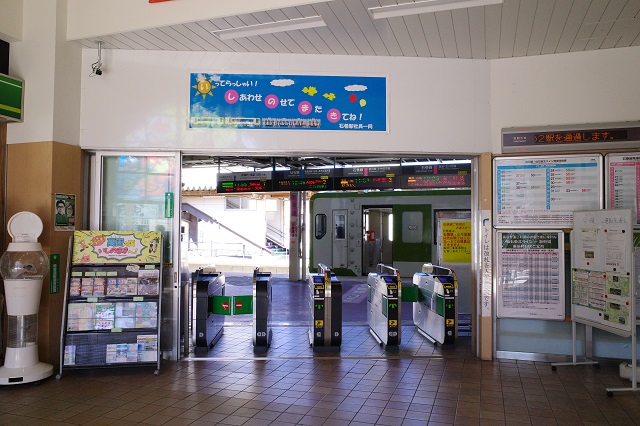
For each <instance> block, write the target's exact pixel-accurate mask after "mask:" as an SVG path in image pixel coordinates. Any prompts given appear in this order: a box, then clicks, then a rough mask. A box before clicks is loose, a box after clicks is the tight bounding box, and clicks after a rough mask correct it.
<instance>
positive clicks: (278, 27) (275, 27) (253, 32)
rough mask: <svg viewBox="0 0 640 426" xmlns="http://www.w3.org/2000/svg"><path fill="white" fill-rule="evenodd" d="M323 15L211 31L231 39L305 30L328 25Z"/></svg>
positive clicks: (223, 38) (218, 35) (224, 38)
mask: <svg viewBox="0 0 640 426" xmlns="http://www.w3.org/2000/svg"><path fill="white" fill-rule="evenodd" d="M326 26H327V24H326V23H325V22H324V20H323V19H322V16H310V17H308V18H296V19H288V20H286V21H275V22H267V23H266V24H255V25H247V26H246V27H236V28H228V29H225V30H215V31H211V33H212V34H213V35H215V36H216V37H218V38H219V39H220V40H231V39H234V38H240V37H251V36H257V35H263V34H273V33H279V32H282V31H293V30H305V29H308V28H317V27H326Z"/></svg>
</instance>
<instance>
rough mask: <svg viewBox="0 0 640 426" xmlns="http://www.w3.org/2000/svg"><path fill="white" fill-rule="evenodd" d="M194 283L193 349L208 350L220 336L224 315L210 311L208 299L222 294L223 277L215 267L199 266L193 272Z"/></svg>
mask: <svg viewBox="0 0 640 426" xmlns="http://www.w3.org/2000/svg"><path fill="white" fill-rule="evenodd" d="M193 282H194V283H195V285H196V302H195V307H194V309H193V311H194V312H193V313H194V315H195V320H194V323H195V324H194V329H195V333H194V334H195V351H196V352H200V351H208V350H209V349H210V348H211V347H212V346H213V345H215V343H216V342H217V341H218V340H219V339H220V337H222V334H223V332H224V317H223V316H220V315H215V314H213V313H212V312H211V309H210V305H209V299H210V297H212V296H223V295H224V285H225V277H224V274H223V273H222V272H218V271H217V270H216V269H215V267H204V268H199V269H198V270H196V271H195V272H194V273H193Z"/></svg>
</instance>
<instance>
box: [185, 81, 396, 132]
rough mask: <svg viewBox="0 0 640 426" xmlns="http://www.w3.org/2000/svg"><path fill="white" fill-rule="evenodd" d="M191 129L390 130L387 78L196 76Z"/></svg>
mask: <svg viewBox="0 0 640 426" xmlns="http://www.w3.org/2000/svg"><path fill="white" fill-rule="evenodd" d="M189 92H190V95H189V99H190V101H189V127H190V128H227V129H228V128H231V129H275V130H343V131H378V132H385V131H387V80H386V77H365V76H322V75H267V74H216V73H192V74H191V77H190V84H189Z"/></svg>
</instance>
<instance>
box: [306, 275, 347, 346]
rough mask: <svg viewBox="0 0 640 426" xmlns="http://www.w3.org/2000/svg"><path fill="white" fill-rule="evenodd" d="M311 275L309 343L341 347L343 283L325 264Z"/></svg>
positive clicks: (309, 283)
mask: <svg viewBox="0 0 640 426" xmlns="http://www.w3.org/2000/svg"><path fill="white" fill-rule="evenodd" d="M318 267H319V271H320V272H319V273H310V274H309V282H308V285H309V313H310V320H311V323H310V327H309V344H310V345H311V346H313V350H314V351H316V350H322V349H325V350H340V345H342V283H341V282H340V281H339V280H338V278H337V277H336V275H335V274H334V273H332V272H331V270H329V268H327V267H326V266H325V265H323V264H319V265H318Z"/></svg>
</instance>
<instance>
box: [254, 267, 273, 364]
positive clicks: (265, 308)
mask: <svg viewBox="0 0 640 426" xmlns="http://www.w3.org/2000/svg"><path fill="white" fill-rule="evenodd" d="M271 337H272V332H271V272H260V271H259V269H258V268H256V269H255V270H254V271H253V351H254V352H256V353H264V352H266V351H267V349H269V346H271Z"/></svg>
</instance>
